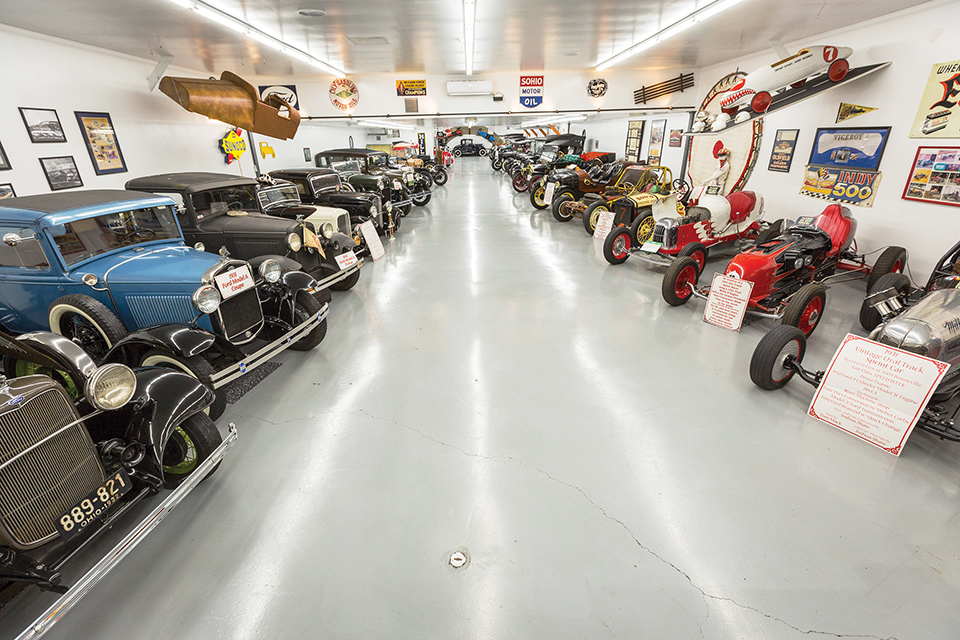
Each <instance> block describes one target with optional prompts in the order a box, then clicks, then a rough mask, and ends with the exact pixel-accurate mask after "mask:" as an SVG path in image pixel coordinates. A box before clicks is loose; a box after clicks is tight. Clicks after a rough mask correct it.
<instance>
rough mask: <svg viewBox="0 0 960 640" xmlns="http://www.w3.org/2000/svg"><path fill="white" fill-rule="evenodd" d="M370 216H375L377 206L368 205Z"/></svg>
mask: <svg viewBox="0 0 960 640" xmlns="http://www.w3.org/2000/svg"><path fill="white" fill-rule="evenodd" d="M370 215H371V216H375V215H377V205H375V204H372V205H370Z"/></svg>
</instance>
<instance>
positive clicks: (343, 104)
mask: <svg viewBox="0 0 960 640" xmlns="http://www.w3.org/2000/svg"><path fill="white" fill-rule="evenodd" d="M330 102H332V103H333V106H335V107H336V108H337V109H340V111H353V110H354V109H355V108H356V107H357V103H359V102H360V90H359V89H357V85H355V84H353V80H348V79H347V78H337V79H336V80H334V81H333V82H331V83H330Z"/></svg>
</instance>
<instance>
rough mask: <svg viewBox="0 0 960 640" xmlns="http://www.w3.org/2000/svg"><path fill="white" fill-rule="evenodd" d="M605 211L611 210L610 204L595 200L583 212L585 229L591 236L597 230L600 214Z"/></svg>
mask: <svg viewBox="0 0 960 640" xmlns="http://www.w3.org/2000/svg"><path fill="white" fill-rule="evenodd" d="M604 211H610V206H609V205H608V204H607V203H606V202H594V203H593V204H591V205H590V206H589V207H587V210H586V211H584V212H583V229H584V230H585V231H586V232H587V233H589V234H590V235H591V236H592V235H593V232H594V231H596V230H597V223H598V222H600V214H601V213H603V212H604Z"/></svg>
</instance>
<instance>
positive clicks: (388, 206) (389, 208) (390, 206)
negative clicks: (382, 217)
mask: <svg viewBox="0 0 960 640" xmlns="http://www.w3.org/2000/svg"><path fill="white" fill-rule="evenodd" d="M384 208H385V209H386V210H387V213H390V212H391V211H393V203H392V202H388V203H387V204H386V206H385V207H384Z"/></svg>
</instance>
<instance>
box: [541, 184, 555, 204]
mask: <svg viewBox="0 0 960 640" xmlns="http://www.w3.org/2000/svg"><path fill="white" fill-rule="evenodd" d="M556 188H557V183H556V182H548V183H547V188H546V189H544V190H543V201H544V202H550V201H551V200H553V191H554V189H556Z"/></svg>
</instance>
